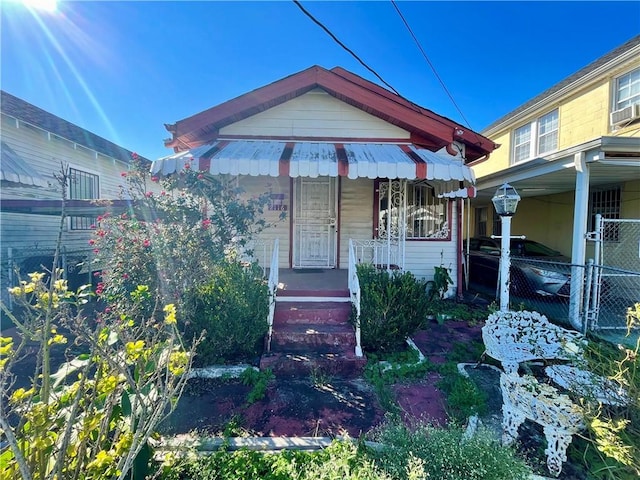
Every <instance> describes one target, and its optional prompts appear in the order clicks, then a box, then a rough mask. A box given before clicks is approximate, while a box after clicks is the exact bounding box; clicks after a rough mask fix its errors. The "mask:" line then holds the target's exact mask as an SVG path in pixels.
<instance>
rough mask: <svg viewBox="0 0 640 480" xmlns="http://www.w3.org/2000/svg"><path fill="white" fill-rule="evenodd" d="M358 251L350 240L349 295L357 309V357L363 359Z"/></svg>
mask: <svg viewBox="0 0 640 480" xmlns="http://www.w3.org/2000/svg"><path fill="white" fill-rule="evenodd" d="M356 259H357V257H356V250H355V244H354V241H353V240H349V295H350V297H351V303H352V304H353V306H354V307H355V309H356V352H355V353H356V357H362V344H361V341H360V280H359V279H358V271H357V269H356V265H357V263H358V262H357V261H356Z"/></svg>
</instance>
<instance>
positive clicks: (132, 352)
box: [125, 340, 144, 362]
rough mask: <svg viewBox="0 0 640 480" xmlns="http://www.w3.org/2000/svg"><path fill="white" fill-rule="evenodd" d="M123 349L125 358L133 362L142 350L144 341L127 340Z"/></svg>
mask: <svg viewBox="0 0 640 480" xmlns="http://www.w3.org/2000/svg"><path fill="white" fill-rule="evenodd" d="M125 349H126V351H127V360H128V361H129V362H135V361H136V360H138V358H140V355H142V352H143V351H144V341H143V340H138V341H137V342H128V343H127V344H126V345H125Z"/></svg>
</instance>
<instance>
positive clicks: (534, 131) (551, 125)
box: [511, 109, 558, 163]
mask: <svg viewBox="0 0 640 480" xmlns="http://www.w3.org/2000/svg"><path fill="white" fill-rule="evenodd" d="M557 149H558V110H557V109H556V110H553V111H552V112H549V113H547V114H545V115H543V116H541V117H539V118H537V119H536V120H535V121H534V122H531V123H527V124H526V125H523V126H521V127H520V128H517V129H516V130H515V132H514V134H513V161H512V162H511V163H519V162H522V161H524V160H529V159H531V158H534V157H536V156H538V155H544V154H545V153H550V152H553V151H554V150H557Z"/></svg>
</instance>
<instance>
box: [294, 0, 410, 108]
mask: <svg viewBox="0 0 640 480" xmlns="http://www.w3.org/2000/svg"><path fill="white" fill-rule="evenodd" d="M293 3H295V4H296V5H297V6H298V8H299V9H300V10H302V13H304V14H305V15H306V16H307V17H309V18H310V19H311V21H313V23H315V24H316V25H318V26H319V27H320V28H322V29H323V30H324V31H325V32H326V33H327V35H329V36H330V37H331V38H332V39H333V40H334V41H335V42H336V43H337V44H338V45H340V46H341V47H342V48H344V49H345V50H346V51H347V52H349V53H350V54H351V55H352V56H353V58H355V59H356V60H358V62H360V64H361V65H362V66H363V67H364V68H366V69H367V70H369V71H370V72H371V73H373V74H374V75H375V76H376V77H377V78H378V80H380V81H381V82H382V83H384V84H385V85H386V86H387V87H388V88H389V89H390V90H391V91H392V92H393V93H395V94H396V95H398V96H399V97H400V98H403V99H405V98H404V97H403V96H402V95H400V94H399V93H398V91H397V90H396V89H395V88H393V87H392V86H391V85H390V84H389V83H387V82H386V81H384V79H383V78H382V77H381V76H380V75H378V72H376V71H375V70H374V69H373V68H371V67H370V66H369V65H367V64H366V63H365V62H364V60H362V59H361V58H360V57H359V56H358V55H356V53H355V52H354V51H353V50H351V49H350V48H349V47H347V46H346V45H345V44H344V43H342V42H341V41H340V40H339V39H338V37H336V36H335V35H334V34H333V33H332V32H331V30H329V29H328V28H327V27H325V26H324V25H323V24H322V22H320V21H319V20H317V19H316V18H315V17H314V16H313V15H312V14H311V13H309V12H308V11H307V10H306V9H305V8H304V7H303V6H302V5H301V4H300V2H299V1H298V0H293ZM405 100H406V99H405Z"/></svg>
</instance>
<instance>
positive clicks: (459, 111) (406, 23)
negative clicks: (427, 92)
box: [391, 0, 473, 130]
mask: <svg viewBox="0 0 640 480" xmlns="http://www.w3.org/2000/svg"><path fill="white" fill-rule="evenodd" d="M391 3H392V4H393V6H394V8H395V9H396V12H398V15H400V18H401V19H402V21H403V22H404V25H405V27H407V30H408V31H409V33H410V34H411V37H413V41H414V42H416V45H417V46H418V49H419V50H420V52H422V56H423V57H424V59H425V60H426V61H427V63H428V64H429V66H430V67H431V70H433V74H434V75H435V76H436V78H437V79H438V81H439V82H440V85H442V88H443V89H444V91H445V92H446V93H447V95H448V96H449V98H450V99H451V102H452V103H453V105H454V106H455V107H456V110H458V113H459V114H460V116H461V117H462V119H463V120H464V122H465V123H466V124H467V127H469V128H471V125H470V124H469V121H468V120H467V118H466V117H465V116H464V113H462V110H460V107H458V104H457V103H456V101H455V100H454V99H453V96H452V95H451V92H449V89H448V88H447V86H446V85H445V84H444V82H443V81H442V78H440V75H438V72H437V71H436V67H434V66H433V63H431V60H429V57H428V56H427V54H426V52H425V51H424V49H423V48H422V45H420V42H419V41H418V39H417V38H416V36H415V34H414V33H413V30H412V29H411V27H410V26H409V23H408V22H407V20H406V19H405V18H404V15H402V12H401V11H400V8H398V5H396V2H395V0H391ZM472 130H473V129H472Z"/></svg>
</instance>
